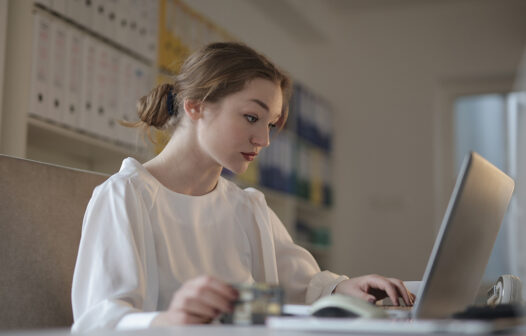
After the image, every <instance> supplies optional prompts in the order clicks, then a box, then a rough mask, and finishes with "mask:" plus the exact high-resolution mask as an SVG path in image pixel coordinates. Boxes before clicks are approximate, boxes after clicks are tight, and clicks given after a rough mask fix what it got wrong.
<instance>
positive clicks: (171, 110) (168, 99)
mask: <svg viewBox="0 0 526 336" xmlns="http://www.w3.org/2000/svg"><path fill="white" fill-rule="evenodd" d="M174 96H175V95H174V93H173V89H170V91H168V96H167V97H166V105H168V115H170V117H171V116H173V115H174V114H175V109H174V99H175V97H174Z"/></svg>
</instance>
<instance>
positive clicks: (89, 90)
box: [79, 35, 97, 133]
mask: <svg viewBox="0 0 526 336" xmlns="http://www.w3.org/2000/svg"><path fill="white" fill-rule="evenodd" d="M96 51H97V50H96V41H95V40H94V39H93V38H92V37H90V36H88V35H84V36H83V43H82V85H81V87H82V91H81V92H82V93H81V103H80V105H81V108H80V110H81V113H80V116H79V127H80V129H81V130H83V131H85V132H88V133H94V132H93V129H94V125H93V124H94V122H95V112H96V106H95V101H94V99H95V73H96V67H97V62H96V61H97V55H96Z"/></svg>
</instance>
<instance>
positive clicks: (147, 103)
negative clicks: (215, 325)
mask: <svg viewBox="0 0 526 336" xmlns="http://www.w3.org/2000/svg"><path fill="white" fill-rule="evenodd" d="M290 89H291V83H290V80H289V79H288V77H287V76H286V75H285V74H284V73H283V72H281V71H280V70H279V69H278V68H276V67H275V66H274V65H273V64H272V63H271V62H270V61H269V60H268V59H266V58H265V57H264V56H262V55H260V54H258V53H257V52H255V51H254V50H252V49H251V48H249V47H247V46H245V45H243V44H238V43H214V44H211V45H209V46H207V47H205V48H203V49H201V50H200V51H198V52H196V53H195V54H193V55H192V56H190V57H189V58H188V59H187V60H186V62H185V63H184V64H183V66H182V69H181V71H180V74H179V75H177V76H176V77H175V79H174V82H173V84H164V85H160V86H159V87H157V88H156V89H154V90H153V91H152V92H150V94H149V95H148V96H145V97H142V98H141V99H140V101H139V103H138V114H139V117H140V119H141V122H140V123H141V124H144V125H145V126H147V127H150V126H153V127H156V128H159V129H168V130H171V131H172V137H171V139H170V141H169V142H168V144H167V145H166V147H165V149H164V150H163V151H162V152H161V153H160V154H159V155H158V156H156V157H155V158H153V159H152V160H150V161H148V162H146V163H145V164H143V165H142V164H140V163H139V162H137V161H136V160H134V159H132V158H127V159H125V160H124V161H123V163H122V167H121V169H120V171H119V172H118V173H116V174H115V175H113V176H111V177H110V178H109V179H108V180H107V181H106V182H104V183H103V184H102V185H100V186H99V187H97V188H96V189H95V191H94V193H93V196H92V199H91V201H90V203H89V205H88V207H87V210H86V214H85V217H84V222H83V228H82V238H81V242H80V247H79V253H78V257H77V264H76V268H75V273H74V278H73V289H72V303H73V313H74V318H75V323H74V325H73V330H75V331H86V330H89V329H95V328H101V327H105V328H144V327H148V326H153V325H176V324H189V323H192V324H195V323H208V322H210V321H212V320H213V319H214V318H216V317H217V316H218V315H219V314H221V313H223V312H228V311H230V310H231V309H232V302H233V301H234V300H235V299H236V297H237V293H236V291H235V290H234V289H233V288H232V287H231V286H230V284H235V283H246V282H268V283H279V284H280V286H282V287H283V288H284V290H285V295H286V301H287V302H295V303H307V304H310V303H312V302H313V301H315V300H316V299H318V298H320V297H321V296H324V295H330V294H331V293H345V294H348V295H354V296H357V297H360V298H363V299H365V300H368V301H371V302H374V301H375V300H377V299H380V298H383V297H385V296H389V297H390V298H391V299H392V300H393V302H398V300H397V298H398V297H402V298H403V300H404V301H405V302H406V303H407V304H410V303H411V301H412V295H411V294H409V293H408V292H407V290H406V288H405V287H404V285H403V283H402V282H401V281H400V280H397V279H387V278H384V277H381V276H377V275H368V276H363V277H357V278H351V279H349V278H348V277H346V276H341V275H336V274H333V273H330V272H328V271H323V272H321V271H320V269H319V267H318V265H317V263H316V261H315V260H314V258H313V257H312V256H311V255H310V254H309V252H307V251H306V250H304V249H303V248H301V247H299V246H297V245H295V244H294V243H293V241H292V239H291V237H290V236H289V234H288V233H287V231H286V229H285V228H284V226H283V224H282V223H281V222H280V220H279V219H278V217H277V216H276V215H275V213H274V212H273V211H272V210H271V209H270V208H269V207H268V206H267V204H266V201H265V198H264V196H263V194H262V193H261V192H259V191H257V190H255V189H251V188H249V189H245V190H241V189H239V188H238V187H237V186H236V185H235V184H233V183H232V182H230V181H228V180H226V179H224V178H222V177H221V175H220V174H221V170H222V169H223V167H226V168H228V169H229V170H230V171H233V172H235V173H243V172H244V171H245V170H246V169H247V167H248V165H249V164H250V162H251V161H252V160H254V159H255V158H256V156H257V155H258V153H259V152H260V150H262V149H263V148H264V147H267V146H268V145H269V143H270V139H269V130H270V129H271V128H273V127H278V128H279V127H282V126H283V124H284V123H285V121H286V119H287V111H288V99H289V96H290V91H291V90H290Z"/></svg>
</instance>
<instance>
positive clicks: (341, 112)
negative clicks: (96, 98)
mask: <svg viewBox="0 0 526 336" xmlns="http://www.w3.org/2000/svg"><path fill="white" fill-rule="evenodd" d="M254 1H255V0H254ZM254 1H247V0H223V1H215V0H192V1H189V2H188V3H189V4H190V5H191V6H192V7H194V8H195V9H197V10H198V11H200V12H201V13H203V14H204V15H205V16H207V17H208V18H210V19H211V20H213V21H214V22H216V23H217V24H219V25H220V26H221V27H223V28H225V29H226V30H227V31H229V32H231V33H232V34H233V35H234V36H236V37H238V38H239V39H240V40H242V41H244V42H247V43H249V44H250V45H252V46H254V47H255V48H257V49H259V50H260V51H262V52H264V53H266V54H267V55H268V56H270V57H271V58H272V59H273V60H275V61H276V63H278V64H279V65H281V66H283V67H284V68H286V69H287V70H288V71H289V72H290V73H291V74H292V75H293V77H295V78H296V79H298V80H300V81H301V82H302V83H304V84H306V85H307V86H309V87H311V88H312V89H314V90H315V91H317V92H319V93H321V94H322V95H324V96H325V97H326V98H328V99H329V100H330V101H332V102H333V103H334V106H335V109H336V112H337V116H336V120H335V125H336V130H335V132H336V143H335V175H334V181H336V182H337V183H335V184H334V186H335V198H336V202H337V203H336V205H335V208H334V221H335V223H334V232H333V240H334V249H333V250H334V251H333V252H334V253H333V258H332V265H333V267H332V268H333V270H334V271H337V272H343V273H347V274H350V275H358V274H363V273H370V272H375V273H382V274H385V275H390V276H397V277H401V278H404V279H416V278H419V277H421V275H422V273H423V271H424V267H425V262H426V261H427V258H428V255H429V252H430V250H431V247H432V243H433V240H434V235H435V233H436V229H437V225H438V223H439V221H440V219H441V217H442V212H443V210H444V206H445V201H446V200H447V197H449V192H450V191H451V189H452V174H453V166H452V165H451V170H450V171H445V172H444V174H442V170H443V169H444V168H443V167H442V166H445V167H446V169H448V167H450V165H449V164H448V161H447V160H448V157H449V155H450V154H451V155H452V154H453V152H452V148H449V147H444V145H443V144H448V143H449V142H448V139H447V136H448V134H449V133H448V132H449V131H450V130H449V131H448V127H451V126H450V125H447V124H446V125H442V127H445V129H442V128H440V127H439V123H438V122H437V121H440V120H448V119H447V118H445V119H444V118H443V117H442V116H441V114H443V113H450V112H451V111H449V110H448V107H447V106H446V107H445V110H443V109H444V104H443V102H442V103H440V102H437V99H438V98H437V97H442V96H443V92H444V91H447V90H448V86H450V85H453V86H454V85H455V84H456V83H458V82H465V81H468V82H475V83H478V84H484V81H493V80H496V81H498V82H499V83H500V82H504V83H505V82H506V80H504V81H500V79H502V78H506V79H508V82H509V81H510V80H511V81H513V79H514V77H515V75H516V73H517V68H518V64H519V61H520V58H521V56H522V55H523V53H524V51H525V46H526V2H525V1H522V0H455V1H441V0H436V1H421V2H418V1H417V2H411V1H410V2H407V3H406V4H408V5H406V6H402V7H396V6H388V7H378V8H365V9H363V8H361V9H358V10H356V11H353V10H352V8H351V7H352V6H351V5H352V4H353V2H352V0H351V1H348V2H346V3H345V2H339V4H342V3H343V4H344V5H345V4H348V5H349V7H348V9H349V8H351V9H350V10H344V9H345V6H344V7H342V10H339V11H338V10H335V9H334V8H329V7H328V5H327V4H328V3H329V2H324V1H321V0H320V1H319V0H289V1H287V3H289V4H292V5H294V6H295V8H296V9H297V10H298V12H299V13H300V14H301V15H302V16H303V18H305V19H308V20H310V21H311V22H319V24H317V28H318V29H319V32H320V33H321V34H322V35H323V36H324V37H325V38H326V41H325V42H323V41H321V42H312V41H311V42H309V41H307V42H305V41H299V40H298V39H295V38H294V36H293V35H292V34H289V33H287V32H286V31H284V30H283V29H281V28H280V26H279V25H277V24H276V23H274V22H273V21H272V18H271V17H270V16H265V14H264V13H262V12H261V10H260V7H258V6H254V5H253V4H252V3H253V2H254ZM275 2H276V1H275ZM337 3H338V2H337ZM278 7H279V6H278ZM276 10H279V8H277V9H276ZM290 19H291V20H292V21H294V20H295V18H294V17H291V18H290ZM437 132H438V133H437ZM437 141H438V143H437ZM450 152H451V153H450ZM444 157H446V159H444Z"/></svg>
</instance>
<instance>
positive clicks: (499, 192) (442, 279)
mask: <svg viewBox="0 0 526 336" xmlns="http://www.w3.org/2000/svg"><path fill="white" fill-rule="evenodd" d="M514 186H515V183H514V181H513V180H512V179H511V178H510V177H509V176H507V175H506V174H505V173H503V172H502V171H501V170H499V169H498V168H497V167H495V166H494V165H492V164H491V163H490V162H488V161H487V160H486V159H484V158H483V157H482V156H480V155H479V154H477V153H475V152H471V153H469V154H468V155H467V156H466V158H465V159H464V162H463V164H462V166H461V169H460V173H459V175H458V178H457V181H456V184H455V187H454V189H453V193H452V195H451V198H450V201H449V204H448V207H447V209H446V212H445V215H444V218H443V220H442V224H441V226H440V230H439V232H438V235H437V237H436V240H435V244H434V246H433V249H432V252H431V256H430V258H429V260H428V263H427V267H426V269H425V272H424V276H423V279H422V283H421V285H420V287H419V292H418V294H417V298H416V301H415V305H414V306H413V308H412V309H411V310H410V311H408V316H409V317H411V320H410V322H409V325H410V326H413V329H414V327H415V326H417V325H418V324H415V320H422V321H424V320H425V322H422V323H421V324H423V328H424V330H425V331H435V330H434V329H432V328H431V327H432V326H437V328H438V330H441V331H444V325H443V324H442V325H440V326H438V325H436V324H433V323H431V324H430V323H428V322H429V320H435V319H447V318H449V317H450V316H451V315H452V314H454V313H457V312H460V311H462V310H464V309H465V308H466V307H467V306H468V305H470V304H472V303H473V302H474V300H475V297H476V295H477V292H478V289H479V285H480V281H481V279H482V276H483V274H484V271H485V269H486V266H487V263H488V260H489V257H490V255H491V252H492V250H493V245H494V243H495V240H496V238H497V234H498V232H499V229H500V226H501V223H502V221H503V219H504V215H505V213H506V211H507V209H508V205H509V203H510V200H511V196H512V193H513V189H514ZM293 319H294V318H291V321H292V320H293ZM312 319H313V320H314V318H312ZM272 320H273V321H272ZM316 320H317V321H313V322H307V321H305V320H304V321H303V325H304V327H308V325H309V323H311V324H314V325H318V326H320V325H322V324H326V326H327V325H328V324H329V323H332V326H333V327H336V325H337V324H342V326H347V327H345V328H347V329H345V328H343V329H344V330H345V331H349V330H353V329H352V328H350V329H349V326H351V325H355V326H356V325H362V326H363V324H364V323H365V324H367V322H364V321H363V319H354V321H357V322H351V321H343V320H345V319H340V320H339V321H338V320H337V319H330V320H332V322H331V321H328V320H329V319H327V320H325V319H316ZM322 320H325V321H327V323H326V322H324V321H322ZM358 321H361V322H358ZM283 322H286V321H285V320H282V321H279V318H273V319H271V321H270V326H271V327H272V326H274V327H277V328H280V326H281V327H285V328H286V323H285V325H284V324H283ZM306 322H307V323H306ZM334 323H336V325H335V324H334ZM386 323H388V327H389V328H391V329H390V330H397V328H392V327H393V325H392V322H388V321H387V322H386ZM451 323H453V322H451ZM455 323H456V324H455V328H457V327H458V323H457V322H455ZM384 324H385V323H384ZM372 325H373V324H371V326H372ZM374 325H376V328H372V329H367V328H365V329H363V328H358V330H357V331H364V330H372V331H384V330H383V329H381V328H382V324H381V323H378V320H375V321H374ZM366 327H367V325H366ZM378 328H380V330H377V329H378ZM470 328H472V329H473V328H474V329H473V330H476V331H481V330H482V329H481V328H482V324H481V325H478V324H476V323H475V324H471V327H470ZM286 329H288V328H286ZM292 329H294V328H292ZM329 329H331V330H333V328H329ZM417 329H418V328H417ZM457 330H458V329H457ZM470 330H471V329H470ZM404 331H405V330H404ZM419 331H422V330H419Z"/></svg>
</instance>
